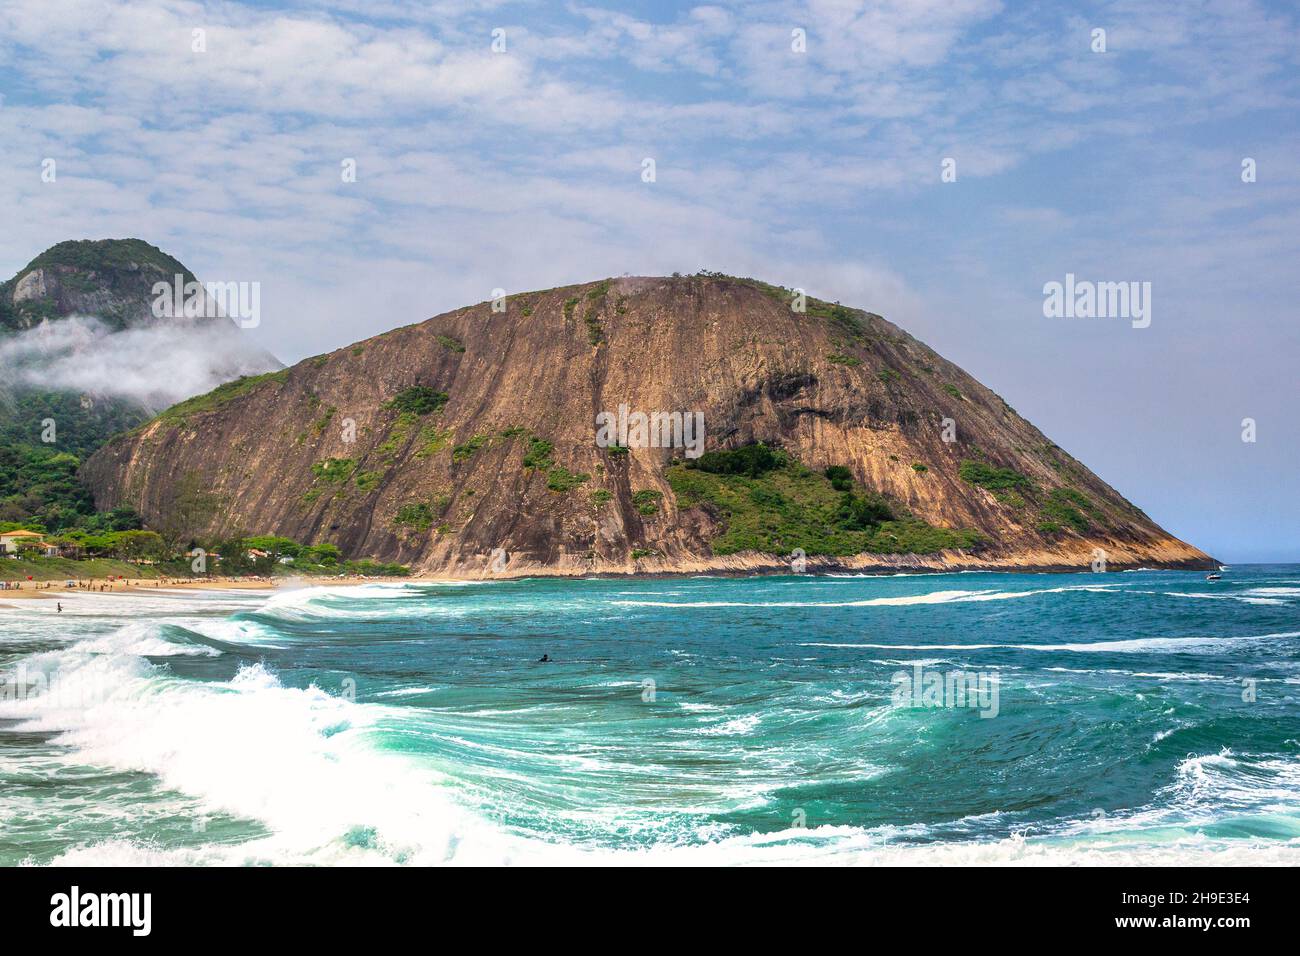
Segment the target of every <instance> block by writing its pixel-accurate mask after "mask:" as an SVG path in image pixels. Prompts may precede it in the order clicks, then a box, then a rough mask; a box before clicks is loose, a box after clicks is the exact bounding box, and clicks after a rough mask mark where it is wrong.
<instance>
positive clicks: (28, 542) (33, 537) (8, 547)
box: [0, 530, 59, 558]
mask: <svg viewBox="0 0 1300 956" xmlns="http://www.w3.org/2000/svg"><path fill="white" fill-rule="evenodd" d="M33 545H34V546H36V547H38V548H40V550H41V553H42V554H44V555H45V556H46V557H47V558H52V557H55V556H57V555H58V553H59V549H58V548H56V547H55V546H54V545H52V544H49V543H48V542H46V540H45V535H43V534H40V533H39V532H36V531H22V530H20V531H3V532H0V552H3V553H4V554H17V553H18V549H19V547H23V546H27V547H31V546H33Z"/></svg>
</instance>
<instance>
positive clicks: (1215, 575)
mask: <svg viewBox="0 0 1300 956" xmlns="http://www.w3.org/2000/svg"><path fill="white" fill-rule="evenodd" d="M1222 570H1223V568H1219V571H1222ZM1219 571H1211V572H1210V573H1209V574H1207V575H1206V576H1205V580H1207V581H1219V580H1222V578H1223V575H1222V574H1220V573H1219Z"/></svg>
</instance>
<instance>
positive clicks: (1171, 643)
mask: <svg viewBox="0 0 1300 956" xmlns="http://www.w3.org/2000/svg"><path fill="white" fill-rule="evenodd" d="M1288 637H1300V631H1286V632H1283V633H1280V634H1253V635H1249V636H1244V637H1144V638H1135V639H1132V640H1119V641H1092V642H1087V643H1080V644H840V643H832V642H829V641H807V642H805V643H802V644H800V645H799V646H800V647H841V648H859V647H860V648H868V649H870V650H888V651H987V650H999V649H1007V650H1021V651H1075V652H1078V653H1082V654H1107V653H1115V654H1137V653H1147V652H1150V653H1167V654H1177V653H1183V652H1195V651H1196V650H1215V649H1219V648H1224V647H1230V646H1232V645H1234V644H1249V643H1253V642H1256V641H1273V640H1279V639H1281V638H1288Z"/></svg>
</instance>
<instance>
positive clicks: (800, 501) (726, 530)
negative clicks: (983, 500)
mask: <svg viewBox="0 0 1300 956" xmlns="http://www.w3.org/2000/svg"><path fill="white" fill-rule="evenodd" d="M666 476H667V478H668V483H669V486H670V487H671V488H672V490H673V493H674V495H676V497H677V505H678V507H679V508H693V507H700V508H704V509H705V510H707V511H709V512H711V513H712V514H714V515H715V516H717V517H718V518H720V519H721V520H722V523H723V529H722V531H721V532H720V533H719V534H718V535H717V537H715V538H714V539H713V541H712V542H711V544H712V548H713V553H714V554H719V555H724V554H735V553H737V552H739V551H761V552H764V553H767V554H789V553H791V552H792V551H793V550H794V549H795V548H802V549H803V551H804V553H806V554H808V555H810V556H811V555H830V556H845V555H852V554H863V553H871V554H932V553H934V552H936V551H943V550H946V549H950V548H973V547H976V546H977V545H978V544H980V542H981V538H980V535H979V534H978V533H977V532H975V531H970V530H952V529H948V528H936V527H934V526H932V525H929V524H927V523H926V522H924V521H922V520H920V519H919V518H916V517H914V516H912V515H909V514H907V513H906V512H904V511H903V510H902V509H900V508H898V507H897V506H895V505H892V504H891V503H889V502H888V501H886V500H885V499H884V498H882V497H881V496H880V495H878V494H876V493H875V492H872V491H869V490H867V489H864V488H861V487H860V486H858V485H856V484H855V483H853V482H852V479H851V475H850V473H849V471H848V469H847V468H844V467H843V466H833V467H832V468H829V469H827V473H818V472H815V471H813V470H811V469H809V468H806V467H804V466H803V465H801V464H800V463H799V462H798V461H796V460H795V459H793V458H791V457H790V456H789V455H787V454H786V453H785V452H783V451H781V450H779V449H773V448H768V447H767V446H765V445H762V444H756V445H748V446H745V447H743V448H738V449H735V450H733V451H719V452H710V453H708V454H706V455H702V456H701V457H700V458H698V459H696V460H695V461H687V462H685V463H678V464H673V465H672V466H670V467H669V468H668V469H667V472H666Z"/></svg>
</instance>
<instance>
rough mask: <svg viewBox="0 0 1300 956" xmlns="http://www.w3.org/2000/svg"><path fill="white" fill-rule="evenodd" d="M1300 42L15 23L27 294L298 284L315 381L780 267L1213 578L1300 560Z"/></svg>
mask: <svg viewBox="0 0 1300 956" xmlns="http://www.w3.org/2000/svg"><path fill="white" fill-rule="evenodd" d="M1298 27H1300V14H1298V13H1297V11H1296V10H1295V8H1294V7H1292V6H1291V5H1268V4H1256V3H1250V2H1242V3H1238V2H1231V3H1229V2H1222V3H1217V2H1188V3H1178V4H1167V3H1156V2H1151V3H1131V2H1116V3H1097V4H1089V3H1082V4H1073V3H1072V4H1033V3H1030V4H1019V3H1016V4H1011V3H1006V4H1000V3H997V2H990V0H954V2H892V3H882V4H854V3H841V2H770V3H768V2H757V3H747V4H725V3H714V4H668V3H636V4H621V5H619V6H617V7H614V6H603V5H597V4H582V3H572V4H558V3H556V4H551V3H546V4H543V3H491V2H481V3H476V2H467V3H439V2H433V3H420V4H404V3H397V2H384V0H379V2H362V0H356V2H344V3H324V2H321V3H314V2H299V3H285V4H272V3H256V4H241V3H230V2H225V3H201V2H133V3H123V4H116V3H109V2H75V0H39V2H37V0H6V2H5V4H4V5H3V6H0V204H2V205H3V207H4V208H5V210H6V212H7V215H6V223H5V228H4V229H3V230H0V273H2V274H4V275H10V274H12V273H13V272H15V271H16V270H17V269H18V268H20V267H21V266H22V265H23V264H24V263H26V262H27V261H28V260H29V259H31V258H32V257H33V256H34V255H35V254H36V253H37V252H39V251H40V250H42V249H44V248H45V247H47V246H49V245H51V244H53V243H54V242H57V241H59V240H62V239H68V238H103V237H107V236H138V237H140V238H144V239H147V240H148V241H150V242H153V243H155V244H157V245H159V246H161V247H162V248H164V249H166V250H167V251H169V252H171V253H173V254H174V255H176V256H177V257H178V258H180V259H181V260H182V261H184V262H185V263H186V264H187V265H189V266H190V267H191V268H192V269H194V270H195V271H196V272H197V273H198V274H199V275H200V276H201V277H204V278H209V279H224V280H249V281H258V282H260V283H261V285H262V314H263V320H262V325H261V326H260V327H259V328H257V329H255V330H251V331H249V332H248V333H247V334H249V335H252V336H254V337H255V338H256V339H257V340H258V342H259V343H260V344H262V345H264V346H266V347H268V348H270V349H271V350H272V351H274V352H275V353H276V354H277V355H279V356H280V357H281V358H282V359H284V360H286V361H294V360H297V359H299V358H302V357H304V356H307V355H312V354H315V353H318V352H322V351H326V350H329V349H333V348H337V347H339V346H341V345H344V344H346V343H348V342H351V341H354V340H356V339H358V338H362V337H365V336H368V335H372V334H375V333H377V332H380V331H383V330H385V329H388V328H392V327H395V326H398V325H403V324H407V323H409V322H413V321H418V320H421V319H424V318H427V317H428V316H431V315H434V314H436V313H438V312H440V311H444V310H446V309H449V308H453V307H456V306H459V305H463V304H465V303H467V302H474V301H480V300H483V299H485V298H487V297H488V296H489V295H490V293H491V290H492V289H494V288H497V287H500V288H504V289H506V290H508V291H515V290H519V291H522V290H527V289H534V288H547V287H551V286H555V285H560V284H563V283H567V282H573V281H581V280H588V279H593V278H598V277H602V276H606V275H618V274H622V273H632V274H663V273H668V272H672V271H682V272H693V271H695V270H697V269H701V268H707V269H712V270H719V271H723V272H729V273H734V274H742V275H754V276H759V277H762V278H766V279H768V280H771V281H774V282H780V283H783V284H786V285H791V286H799V287H803V288H806V289H808V290H809V291H810V292H812V293H814V294H816V295H819V296H821V297H823V298H827V299H833V300H840V301H843V302H846V303H849V304H853V305H858V306H862V307H865V308H869V309H871V310H873V311H876V312H880V313H882V314H883V315H885V316H886V317H888V318H890V319H892V320H894V321H896V322H898V323H899V324H900V325H902V326H903V327H905V328H907V329H908V330H909V331H911V332H913V333H914V334H915V335H917V336H918V337H920V338H921V339H923V340H924V341H926V342H927V343H928V344H930V345H931V346H933V347H934V348H935V349H936V350H938V351H939V352H940V353H941V354H943V355H945V356H946V357H948V358H950V359H952V360H953V361H955V362H957V363H958V364H960V365H962V366H963V367H964V368H966V369H967V370H968V371H969V372H971V374H973V375H975V376H976V377H977V378H979V379H980V380H981V381H983V382H984V383H985V384H987V385H989V386H990V387H991V388H993V389H994V390H996V391H998V392H999V393H1001V394H1002V395H1003V396H1004V397H1005V398H1006V399H1007V401H1008V402H1010V403H1011V405H1012V406H1014V407H1015V408H1016V409H1017V410H1018V411H1019V412H1020V413H1021V414H1023V415H1025V416H1026V417H1027V418H1029V419H1030V420H1031V421H1033V422H1034V423H1035V424H1036V425H1038V426H1039V427H1040V428H1042V429H1043V431H1044V432H1046V433H1047V434H1048V435H1049V436H1050V437H1051V438H1053V439H1054V440H1055V441H1056V442H1058V443H1059V444H1060V445H1061V446H1062V447H1064V448H1066V449H1067V450H1069V451H1070V452H1071V453H1073V454H1074V455H1076V456H1077V457H1079V458H1080V459H1081V460H1082V461H1084V462H1085V463H1086V464H1088V465H1089V466H1090V467H1092V468H1093V470H1095V471H1096V472H1097V473H1098V474H1100V475H1101V476H1102V477H1103V478H1104V479H1106V480H1107V481H1109V482H1110V483H1111V484H1113V485H1115V486H1116V487H1117V488H1118V489H1119V490H1120V491H1121V492H1123V493H1124V494H1125V495H1126V496H1128V497H1129V498H1130V499H1131V500H1133V501H1135V502H1136V503H1138V504H1139V505H1141V506H1142V507H1143V508H1144V509H1145V510H1146V511H1147V512H1148V513H1149V514H1150V515H1151V516H1152V517H1153V518H1155V519H1156V520H1157V521H1159V522H1160V523H1161V524H1163V525H1164V526H1165V527H1166V528H1168V529H1169V530H1170V531H1172V532H1174V533H1175V534H1178V535H1180V536H1181V537H1183V538H1186V539H1187V540H1189V541H1191V542H1193V543H1194V544H1197V545H1198V546H1201V547H1203V548H1205V549H1206V550H1208V551H1210V552H1211V553H1213V554H1214V555H1215V556H1217V557H1220V558H1222V559H1224V560H1227V561H1230V562H1231V561H1237V562H1243V561H1247V560H1293V561H1300V505H1297V503H1296V495H1295V493H1294V490H1293V487H1292V486H1293V484H1294V482H1295V476H1296V474H1297V466H1300V454H1298V453H1297V448H1298V447H1300V433H1298V432H1300V429H1298V427H1297V421H1296V418H1297V413H1298V411H1300V401H1298V400H1300V377H1298V376H1297V374H1296V363H1297V358H1300V333H1298V332H1297V323H1296V303H1297V301H1300V268H1297V262H1296V251H1297V242H1296V240H1297V237H1300V215H1298V212H1300V205H1298V203H1297V199H1298V198H1300V175H1298V174H1297V157H1300V136H1298V135H1297V119H1296V118H1297V116H1298V115H1300V111H1298V110H1297V106H1298V105H1300V64H1298V62H1297V60H1298V59H1300V29H1298ZM796 28H799V29H803V30H804V31H806V35H807V49H806V52H803V53H797V52H795V51H793V50H792V49H791V31H792V30H793V29H796ZM1098 28H1100V29H1104V30H1105V31H1106V50H1105V52H1104V53H1102V52H1094V51H1093V49H1092V45H1093V42H1094V41H1093V30H1094V29H1098ZM196 29H202V30H204V31H205V40H206V50H205V51H204V52H194V51H193V50H192V39H193V31H194V30H196ZM495 29H501V30H504V31H505V38H506V50H505V52H504V53H496V52H493V50H492V49H491V43H492V33H493V30H495ZM646 157H650V158H653V159H654V160H655V163H656V173H657V177H656V181H655V182H653V183H646V182H643V181H642V178H641V169H642V161H643V159H645V158H646ZM947 157H951V158H953V159H955V161H956V170H957V178H956V181H955V182H942V181H941V177H940V168H941V163H942V161H943V159H944V158H947ZM1247 157H1249V158H1252V159H1254V160H1255V162H1256V168H1257V178H1256V181H1255V182H1251V183H1246V182H1243V181H1242V177H1241V163H1242V160H1243V159H1244V158H1247ZM46 158H53V159H54V160H55V161H56V163H57V166H56V169H57V179H56V181H55V182H53V183H49V182H42V180H41V176H40V172H41V163H42V160H43V159H46ZM347 158H353V159H355V160H356V163H357V179H356V182H352V183H344V182H342V179H341V176H340V164H341V162H342V161H343V160H344V159H347ZM1067 272H1072V273H1074V274H1075V275H1077V276H1079V277H1080V278H1084V279H1091V280H1094V281H1149V282H1151V283H1152V305H1153V308H1152V322H1151V326H1150V327H1149V328H1145V329H1135V328H1132V327H1131V325H1130V323H1129V322H1127V321H1124V320H1122V319H1049V318H1045V317H1044V316H1043V312H1042V303H1043V294H1042V289H1043V285H1044V283H1047V282H1051V281H1063V280H1064V277H1065V274H1066V273H1067ZM1248 417H1249V418H1253V419H1255V421H1256V423H1257V440H1256V441H1255V442H1254V443H1245V442H1242V441H1241V421H1242V419H1243V418H1248Z"/></svg>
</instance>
